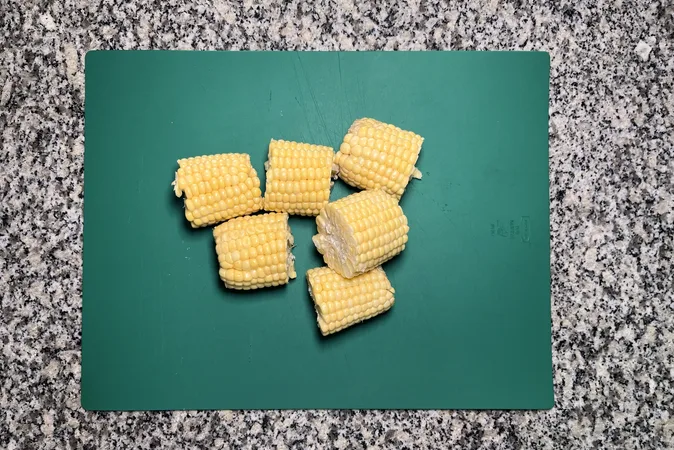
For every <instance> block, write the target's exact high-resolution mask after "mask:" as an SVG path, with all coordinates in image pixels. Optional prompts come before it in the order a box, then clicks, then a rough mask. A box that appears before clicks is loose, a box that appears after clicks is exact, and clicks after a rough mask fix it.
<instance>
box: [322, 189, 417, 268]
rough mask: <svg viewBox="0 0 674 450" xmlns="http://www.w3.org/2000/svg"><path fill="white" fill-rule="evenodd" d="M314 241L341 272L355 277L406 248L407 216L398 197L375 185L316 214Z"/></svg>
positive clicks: (324, 258)
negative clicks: (375, 187)
mask: <svg viewBox="0 0 674 450" xmlns="http://www.w3.org/2000/svg"><path fill="white" fill-rule="evenodd" d="M316 225H317V228H318V234H316V235H314V237H313V241H314V245H316V248H317V249H318V251H319V252H320V253H321V254H322V255H323V260H324V261H325V263H326V264H327V265H328V267H330V268H331V269H333V270H335V271H336V272H337V273H339V274H340V275H341V276H343V277H346V278H353V277H355V276H356V275H359V274H361V273H365V272H367V271H369V270H371V269H373V268H375V267H377V266H379V265H381V264H382V263H384V262H386V261H388V260H389V259H391V258H393V257H394V256H395V255H397V254H398V253H400V252H401V251H403V250H404V249H405V244H406V243H407V232H408V231H409V227H408V226H407V217H405V214H403V210H402V208H401V207H400V205H398V201H397V199H396V198H395V197H394V196H392V195H389V194H387V193H386V192H384V191H382V190H380V189H376V190H371V191H361V192H358V193H355V194H351V195H349V196H347V197H343V198H340V199H339V200H337V201H334V202H331V203H328V204H327V205H326V206H325V208H323V209H322V210H321V213H320V214H319V215H318V217H317V218H316Z"/></svg>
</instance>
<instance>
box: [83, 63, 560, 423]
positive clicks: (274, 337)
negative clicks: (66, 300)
mask: <svg viewBox="0 0 674 450" xmlns="http://www.w3.org/2000/svg"><path fill="white" fill-rule="evenodd" d="M549 66H550V65H549V57H548V55H547V54H546V53H526V52H522V53H499V52H475V53H470V52H467V53H464V52H456V53H455V52H418V53H404V52H396V53H392V52H391V53H381V52H362V53H280V52H276V53H271V52H90V53H88V54H87V57H86V122H85V136H86V143H85V144H86V152H85V172H84V176H85V185H84V189H85V206H84V256H83V258H84V267H83V271H84V275H83V276H84V280H83V297H84V298H83V308H82V311H83V324H82V328H83V330H82V334H83V337H82V405H83V406H84V408H86V409H95V410H143V409H239V408H242V409H257V408H265V409H266V408H269V409H276V408H423V409H425V408H437V409H458V408H470V409H482V408H494V409H511V408H512V409H528V408H532V409H538V408H550V407H552V405H553V389H552V361H551V344H550V266H549V212H548V211H549V206H548V78H549ZM360 117H373V118H376V119H378V120H382V121H385V122H390V123H393V124H395V125H397V126H400V127H402V128H403V129H409V130H413V131H415V132H417V133H419V134H421V135H422V136H423V137H424V138H425V142H424V146H423V148H422V151H421V156H420V159H419V162H418V164H417V166H418V167H419V169H420V170H421V171H422V173H423V180H420V181H419V180H413V181H412V182H411V183H410V184H409V186H408V188H407V191H406V192H405V195H404V196H403V198H402V201H401V205H402V207H403V210H404V212H405V213H406V215H407V217H408V219H409V225H410V232H409V243H408V246H407V248H406V250H405V251H404V252H403V253H402V254H401V255H399V256H398V257H396V258H394V259H393V260H392V261H390V262H389V263H387V264H386V265H385V266H384V268H385V270H386V272H387V274H388V276H389V277H390V279H391V282H392V284H393V286H394V288H395V289H396V303H395V305H394V307H393V308H392V309H391V311H389V312H388V313H386V314H384V315H382V316H380V317H377V318H375V319H373V320H370V321H368V322H366V323H364V324H361V325H358V326H355V327H352V328H350V329H348V330H346V331H343V332H341V333H339V334H337V335H334V336H330V337H327V338H323V337H321V336H320V333H319V332H318V328H317V326H316V316H315V312H314V310H313V306H312V304H311V300H310V298H309V295H308V293H307V284H306V279H305V276H304V274H305V272H306V270H307V269H310V268H312V267H316V266H319V265H322V259H321V258H320V255H319V254H318V253H317V252H316V251H315V249H314V246H313V244H312V242H311V236H312V235H313V234H314V233H315V229H316V225H315V220H314V219H312V218H302V217H291V220H290V225H291V228H292V232H293V234H294V236H295V242H296V247H295V249H294V254H295V255H296V258H297V262H296V269H297V273H298V278H297V279H296V280H293V281H291V282H290V284H289V285H287V286H285V287H281V288H276V289H265V290H258V291H253V292H236V291H230V290H226V289H225V288H224V286H223V284H222V282H221V281H220V280H219V278H218V270H217V260H216V256H215V249H214V244H213V237H212V229H211V228H204V229H197V230H193V229H191V228H190V227H189V225H188V223H187V221H186V220H185V218H184V215H183V203H182V200H180V199H177V198H176V197H174V194H173V191H172V189H171V182H172V180H173V177H174V172H175V170H176V169H177V164H176V160H177V159H178V158H182V157H187V156H194V155H202V154H214V153H223V152H247V153H250V154H251V157H252V161H253V165H254V166H255V168H256V169H257V171H258V174H259V175H260V177H261V179H262V180H263V181H262V185H263V186H264V166H263V165H264V162H265V160H266V153H267V146H268V143H269V140H270V138H277V139H280V138H282V139H288V140H297V141H304V142H310V143H316V144H326V145H330V146H332V147H333V148H335V150H337V149H338V148H339V145H340V143H341V139H342V137H343V136H344V134H345V133H346V131H347V129H348V127H349V125H350V124H351V122H352V121H353V120H354V119H357V118H360ZM352 191H353V189H351V188H349V187H348V186H346V185H345V184H344V183H343V182H342V181H337V182H336V184H335V187H334V189H333V192H332V196H331V198H332V199H336V198H339V197H342V196H344V195H346V194H348V193H350V192H352Z"/></svg>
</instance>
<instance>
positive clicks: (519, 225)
mask: <svg viewBox="0 0 674 450" xmlns="http://www.w3.org/2000/svg"><path fill="white" fill-rule="evenodd" d="M489 228H490V232H491V235H492V236H494V237H500V238H505V239H512V240H515V239H517V238H519V239H520V240H521V241H522V242H530V241H531V218H530V217H529V216H522V217H521V218H520V219H519V220H518V219H510V220H500V219H497V220H496V221H494V222H493V223H491V224H490V226H489Z"/></svg>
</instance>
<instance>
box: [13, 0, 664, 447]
mask: <svg viewBox="0 0 674 450" xmlns="http://www.w3.org/2000/svg"><path fill="white" fill-rule="evenodd" d="M275 3H276V2H271V1H267V0H265V1H261V2H260V1H255V2H253V1H250V0H247V1H244V2H243V4H242V5H239V4H238V3H237V2H225V1H221V0H213V1H212V2H211V1H208V0H198V1H196V2H194V3H189V2H187V1H182V0H169V1H166V2H159V1H157V0H155V1H153V2H147V3H146V2H122V1H120V0H106V1H100V0H89V1H86V0H55V1H50V2H39V1H35V0H32V1H31V0H0V89H1V94H0V136H1V137H0V139H1V142H2V146H1V148H2V150H1V151H0V295H1V297H2V303H1V305H0V346H1V349H2V352H1V354H0V448H2V449H30V448H45V449H49V448H92V449H93V448H100V449H105V448H134V447H138V448H181V449H182V448H242V447H244V448H271V447H276V448H332V447H335V448H340V449H341V448H385V447H395V448H457V449H459V448H460V449H466V448H478V447H480V448H493V449H496V448H499V449H510V448H654V449H655V448H659V449H661V448H668V447H669V448H673V447H674V396H673V395H674V284H673V283H674V282H673V276H672V260H673V258H674V242H673V237H674V212H673V211H672V210H673V208H674V144H673V142H674V138H673V133H674V119H673V117H674V91H673V89H674V87H673V81H672V78H673V74H674V6H672V5H671V4H669V3H667V2H664V1H663V2H658V1H653V2H646V1H641V2H630V1H627V0H623V1H621V0H617V1H613V2H608V1H605V2H601V1H600V2H594V1H592V2H590V1H588V2H580V4H577V2H562V3H561V4H560V3H558V2H543V4H539V2H528V1H521V0H515V1H499V0H489V1H484V2H483V1H476V0H473V1H471V2H469V4H468V5H459V4H458V3H445V2H437V1H431V2H419V1H418V0H417V1H415V0H410V1H408V2H400V3H396V2H388V3H387V6H385V7H377V6H375V4H376V3H377V2H367V1H366V2H353V1H344V0H337V1H330V2H326V1H321V2H317V3H316V4H315V5H313V6H312V5H310V4H307V3H298V2H295V1H292V2H289V3H288V4H287V5H286V6H279V5H277V4H275ZM279 3H281V2H279ZM107 48H121V49H131V48H180V49H186V48H196V49H246V48H250V49H262V48H267V49H366V48H367V49H496V48H499V49H539V50H547V51H549V52H550V54H551V58H552V80H551V104H550V116H551V118H550V181H551V186H550V201H551V220H552V229H551V236H552V262H551V263H552V276H553V280H552V281H553V283H552V300H553V315H552V327H553V357H554V368H555V394H556V407H555V408H554V409H553V410H551V411H546V412H437V411H420V412H406V411H400V412H379V411H371V412H351V411H344V412H341V411H337V412H322V411H319V412H316V411H300V412H289V411H288V412H253V413H241V412H229V411H225V412H172V413H122V414H118V413H117V414H96V413H87V412H84V411H83V410H82V409H81V408H80V406H79V378H80V307H81V282H80V280H81V247H82V175H83V174H82V163H83V137H82V132H83V59H84V54H85V52H86V51H87V50H89V49H107Z"/></svg>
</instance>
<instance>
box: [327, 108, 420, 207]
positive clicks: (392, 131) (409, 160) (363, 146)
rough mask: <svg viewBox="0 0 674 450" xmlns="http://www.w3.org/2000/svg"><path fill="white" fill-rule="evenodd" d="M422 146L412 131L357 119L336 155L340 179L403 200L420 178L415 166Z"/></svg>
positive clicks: (365, 119) (376, 121) (372, 120)
mask: <svg viewBox="0 0 674 450" xmlns="http://www.w3.org/2000/svg"><path fill="white" fill-rule="evenodd" d="M423 142H424V138H422V137H421V136H419V135H418V134H416V133H413V132H411V131H404V130H401V129H400V128H398V127H396V126H394V125H390V124H386V123H383V122H379V121H378V120H374V119H368V118H364V119H358V120H356V121H355V122H354V123H353V124H352V125H351V127H350V128H349V131H348V133H347V134H346V136H344V141H343V142H342V145H341V146H340V147H339V151H338V152H337V154H336V155H335V161H336V162H337V165H339V177H340V178H341V179H342V180H344V181H345V182H346V183H348V184H350V185H351V186H355V187H357V188H360V189H378V188H381V189H383V190H385V191H386V192H388V193H389V194H392V195H395V196H397V197H400V196H402V194H403V192H405V187H406V186H407V184H408V183H409V181H410V179H411V178H421V172H419V171H418V170H416V168H415V167H414V165H415V164H416V162H417V159H418V158H419V152H420V151H421V145H422V144H423Z"/></svg>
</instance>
